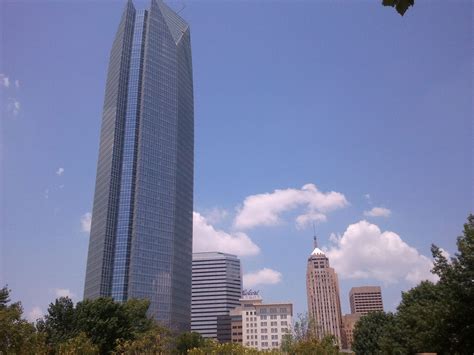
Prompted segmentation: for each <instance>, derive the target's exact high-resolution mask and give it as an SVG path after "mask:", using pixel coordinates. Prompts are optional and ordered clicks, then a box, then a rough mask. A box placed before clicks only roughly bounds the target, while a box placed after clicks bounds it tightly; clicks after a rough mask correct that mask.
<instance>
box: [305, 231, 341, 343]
mask: <svg viewBox="0 0 474 355" xmlns="http://www.w3.org/2000/svg"><path fill="white" fill-rule="evenodd" d="M306 292H307V296H308V314H309V316H310V318H311V320H312V321H313V322H314V326H315V331H316V334H317V336H318V337H319V338H323V337H324V336H325V335H334V336H335V337H336V340H337V342H338V344H339V347H342V329H341V328H342V316H341V301H340V297H339V281H338V279H337V274H336V272H335V271H334V269H333V268H332V267H330V266H329V259H328V258H327V256H326V255H325V254H324V252H323V251H322V250H321V249H319V248H318V246H317V242H316V237H315V239H314V250H313V252H312V253H311V255H310V256H309V258H308V266H307V271H306Z"/></svg>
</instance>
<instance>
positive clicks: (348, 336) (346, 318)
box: [342, 313, 362, 349]
mask: <svg viewBox="0 0 474 355" xmlns="http://www.w3.org/2000/svg"><path fill="white" fill-rule="evenodd" d="M361 316H362V315H361V314H357V313H356V314H344V315H343V316H342V347H343V348H344V349H351V348H352V341H353V340H354V327H355V324H356V323H357V321H358V320H359V319H360V317H361Z"/></svg>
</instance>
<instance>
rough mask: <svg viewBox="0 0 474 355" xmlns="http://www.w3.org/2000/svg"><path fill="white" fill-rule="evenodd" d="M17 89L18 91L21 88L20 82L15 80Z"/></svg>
mask: <svg viewBox="0 0 474 355" xmlns="http://www.w3.org/2000/svg"><path fill="white" fill-rule="evenodd" d="M15 87H16V88H17V89H19V88H20V80H15Z"/></svg>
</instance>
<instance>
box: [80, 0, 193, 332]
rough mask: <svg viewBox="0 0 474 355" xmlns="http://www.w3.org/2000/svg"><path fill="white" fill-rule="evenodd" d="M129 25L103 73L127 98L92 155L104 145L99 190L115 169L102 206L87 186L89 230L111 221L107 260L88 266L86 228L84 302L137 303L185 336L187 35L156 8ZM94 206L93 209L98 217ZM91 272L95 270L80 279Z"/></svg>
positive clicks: (189, 174)
mask: <svg viewBox="0 0 474 355" xmlns="http://www.w3.org/2000/svg"><path fill="white" fill-rule="evenodd" d="M130 6H131V7H132V8H133V5H131V2H129V3H128V4H127V9H126V13H127V11H128V12H130V13H132V11H131V10H128V9H129V8H130ZM131 17H132V21H131V22H132V23H131V26H132V30H131V31H128V32H126V34H127V35H124V34H122V33H121V32H119V33H118V34H117V36H119V35H120V36H122V37H121V38H123V40H122V42H121V44H123V43H127V46H128V47H127V46H125V45H122V47H121V49H117V50H116V51H115V52H116V53H115V52H114V51H113V54H112V55H111V62H110V64H109V76H114V78H115V79H114V80H116V81H118V82H120V83H121V84H122V85H123V83H126V84H125V88H126V91H125V92H123V91H120V92H121V93H122V95H121V96H120V97H118V96H115V98H116V100H117V102H120V103H121V104H123V105H124V110H123V111H120V112H121V115H120V117H119V116H118V113H119V111H118V109H117V107H118V104H116V106H114V107H113V109H112V110H111V111H110V115H111V116H113V115H115V116H113V117H115V120H116V121H117V122H120V127H119V126H118V125H115V126H112V125H109V124H108V123H107V122H106V120H105V117H106V114H105V113H104V118H103V123H102V130H103V131H104V130H106V131H107V132H108V134H109V135H112V134H113V135H114V137H116V138H115V140H114V141H111V140H110V139H108V138H107V137H106V138H104V139H103V137H102V136H101V146H102V145H103V144H104V145H112V146H114V147H115V148H114V149H115V150H113V151H112V153H111V154H109V155H107V156H101V155H100V156H99V164H98V180H99V170H100V169H101V167H102V166H107V165H108V164H110V161H114V162H115V165H114V168H113V169H111V170H112V171H113V174H114V175H113V176H116V179H115V181H116V183H115V185H116V187H115V190H114V195H113V198H110V196H109V195H110V191H111V189H110V188H109V186H106V188H105V189H104V188H102V185H99V184H98V183H96V192H95V199H94V211H93V216H92V225H93V226H94V223H95V220H99V216H101V214H103V213H104V212H103V211H104V210H105V211H107V213H108V214H109V215H110V218H109V216H107V217H106V218H105V219H106V220H108V221H109V224H108V226H109V229H108V230H109V234H110V237H109V238H108V243H109V244H110V245H109V249H111V251H112V252H110V253H108V254H107V255H105V254H104V253H102V254H101V258H96V259H97V260H95V261H94V262H92V260H93V258H92V256H91V255H93V254H94V253H95V254H98V253H99V254H100V253H101V251H99V252H96V251H95V250H92V249H91V248H92V247H91V245H92V243H93V242H92V239H93V238H92V237H93V236H94V245H95V246H96V247H97V246H98V245H100V244H101V243H103V237H102V236H103V234H104V231H103V230H102V229H99V228H95V229H94V227H92V230H91V242H90V243H91V244H90V247H89V259H88V276H86V290H89V291H87V292H85V297H87V298H92V297H97V296H102V295H112V296H113V297H114V299H116V300H119V301H125V300H127V299H130V298H146V299H149V300H150V301H151V304H150V309H149V312H150V315H152V316H153V317H154V318H155V319H157V320H158V321H160V322H162V323H163V324H165V325H167V326H170V327H173V328H177V329H181V330H189V327H190V312H191V310H190V308H191V260H192V256H191V252H192V209H193V170H194V109H193V80H192V62H191V43H190V42H191V41H190V33H189V26H188V25H187V24H186V22H185V21H184V20H183V19H181V18H180V17H179V16H178V15H177V14H176V13H174V12H173V11H172V10H171V9H170V8H168V7H167V6H166V5H165V4H164V3H163V2H162V1H155V0H152V2H151V6H150V9H149V10H148V11H138V12H136V13H135V10H134V9H133V14H132V15H131ZM116 41H117V39H116ZM114 46H115V44H114ZM117 46H119V45H117ZM116 61H121V62H124V67H125V66H126V65H128V66H127V73H126V74H127V75H126V77H125V75H124V76H122V77H120V76H117V73H119V70H116V69H114V68H115V67H116V65H115V64H114V63H115V62H116ZM109 91H110V92H111V93H112V94H115V93H116V92H115V91H112V86H110V87H109V84H108V85H107V87H106V97H107V95H108V94H109ZM112 94H111V95H112ZM105 110H106V108H105V106H104V112H105ZM119 118H120V119H119ZM111 131H112V132H113V133H110V132H111ZM111 176H112V174H109V171H107V174H105V175H104V176H103V177H101V178H100V179H101V181H102V180H104V181H108V182H109V183H110V181H112V180H111ZM115 185H114V186H115ZM107 193H108V195H107ZM96 201H102V202H101V204H100V207H101V209H100V210H99V209H98V208H96ZM97 206H99V204H97ZM101 218H103V217H101ZM96 224H97V223H96ZM106 260H107V262H106ZM92 264H94V265H96V266H97V267H96V268H95V269H94V270H93V271H92V269H91V271H89V265H92ZM105 267H107V270H109V271H108V275H109V276H108V278H106V279H105V278H103V277H102V276H103V275H102V274H103V273H104V270H105ZM94 277H98V278H100V277H102V278H103V279H104V282H103V288H102V289H101V290H96V285H95V284H93V283H91V280H92V279H93V278H94Z"/></svg>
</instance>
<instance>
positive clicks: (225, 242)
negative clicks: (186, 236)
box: [193, 212, 260, 256]
mask: <svg viewBox="0 0 474 355" xmlns="http://www.w3.org/2000/svg"><path fill="white" fill-rule="evenodd" d="M193 251H194V252H203V251H222V252H225V253H230V254H236V255H239V256H246V255H256V254H258V253H259V252H260V248H259V247H258V246H257V245H256V244H255V243H254V242H252V240H251V239H250V238H249V236H248V235H247V234H245V233H239V232H238V233H232V234H230V233H226V232H224V231H222V230H217V229H215V228H214V227H213V226H212V225H211V224H210V223H209V222H208V221H207V220H206V218H204V217H203V216H202V215H201V214H199V213H198V212H194V213H193Z"/></svg>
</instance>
